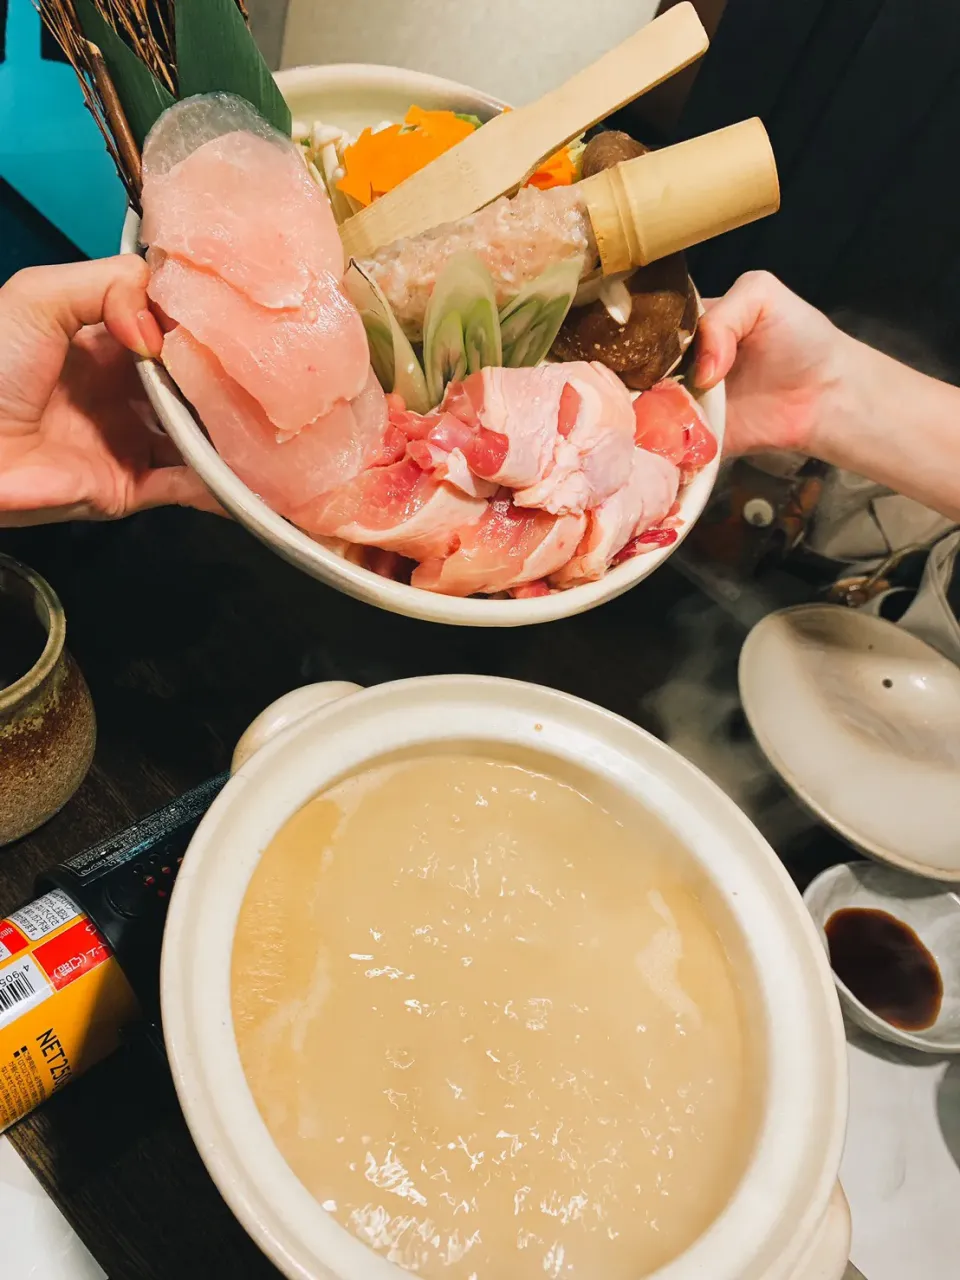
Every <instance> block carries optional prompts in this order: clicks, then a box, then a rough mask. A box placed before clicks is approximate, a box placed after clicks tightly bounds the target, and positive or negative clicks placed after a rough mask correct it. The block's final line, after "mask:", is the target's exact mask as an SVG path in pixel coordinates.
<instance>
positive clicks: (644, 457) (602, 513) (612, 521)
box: [550, 448, 680, 587]
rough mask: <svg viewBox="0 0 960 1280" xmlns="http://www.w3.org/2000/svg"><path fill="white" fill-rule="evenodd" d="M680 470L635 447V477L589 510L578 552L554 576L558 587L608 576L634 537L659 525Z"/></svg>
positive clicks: (673, 497)
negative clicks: (613, 563) (615, 558)
mask: <svg viewBox="0 0 960 1280" xmlns="http://www.w3.org/2000/svg"><path fill="white" fill-rule="evenodd" d="M679 484H680V472H679V471H678V470H677V468H676V467H675V466H674V464H673V463H672V462H670V461H669V460H668V459H666V458H661V457H659V456H658V455H657V454H655V453H648V452H647V451H646V449H636V448H635V449H634V451H633V459H632V464H631V472H630V478H629V480H628V481H627V483H626V484H625V485H624V486H623V488H622V489H619V490H618V491H617V492H616V493H614V494H613V495H612V496H611V497H609V498H607V500H606V501H605V502H602V503H601V504H600V506H598V507H595V508H594V510H592V511H590V512H588V514H587V532H586V533H585V534H584V537H583V541H582V542H581V543H580V545H579V547H578V548H577V553H576V555H575V556H574V557H573V558H572V559H571V560H570V561H569V562H568V563H567V564H565V565H564V566H563V567H562V568H561V569H560V570H559V572H557V573H555V574H554V575H553V576H552V577H551V579H550V585H551V586H553V587H573V586H576V584H577V583H578V582H596V581H597V579H598V578H602V577H603V575H604V574H605V573H606V571H607V567H608V566H609V564H610V562H611V561H612V560H613V558H614V556H615V555H616V554H617V552H618V551H622V550H623V548H624V547H625V546H626V545H627V543H628V542H629V541H630V539H631V538H633V537H635V536H636V535H637V534H640V533H644V532H645V531H646V530H647V529H649V528H650V527H651V525H655V524H658V523H659V522H660V521H661V520H663V519H664V517H665V516H666V515H667V514H668V512H669V511H670V508H671V507H672V506H673V503H674V501H675V500H676V496H677V489H678V487H679Z"/></svg>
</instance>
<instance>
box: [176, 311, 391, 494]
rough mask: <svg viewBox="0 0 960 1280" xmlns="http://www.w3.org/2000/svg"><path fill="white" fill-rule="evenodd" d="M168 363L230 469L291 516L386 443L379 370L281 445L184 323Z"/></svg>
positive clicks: (249, 398)
mask: <svg viewBox="0 0 960 1280" xmlns="http://www.w3.org/2000/svg"><path fill="white" fill-rule="evenodd" d="M163 362H164V364H165V365H166V367H167V369H168V371H169V373H170V376H171V377H172V378H173V380H174V382H176V384H177V386H178V387H179V388H180V390H181V391H182V392H183V394H184V396H186V398H187V399H188V400H189V401H190V403H191V404H192V405H193V406H194V408H195V409H196V411H197V413H198V414H199V415H200V418H201V420H202V422H203V424H204V426H205V427H206V429H207V434H208V435H209V436H210V439H211V441H212V442H213V445H214V448H215V449H216V450H217V452H218V453H219V454H220V456H221V458H222V459H223V460H224V462H225V463H226V464H227V466H228V467H229V468H230V469H231V471H233V472H234V473H235V474H236V475H237V476H238V477H239V478H240V479H241V480H242V481H243V483H244V484H245V485H246V486H247V488H248V489H252V490H253V492H254V493H258V494H259V495H260V496H261V497H262V498H263V500H264V501H265V502H266V503H268V504H269V505H270V506H271V507H273V508H274V510H275V511H278V512H279V513H280V514H281V515H284V516H287V517H288V518H289V517H290V514H291V512H293V511H294V510H296V509H298V508H300V507H302V506H303V504H304V503H306V502H309V501H310V500H311V499H312V498H315V497H317V495H318V494H321V493H325V492H326V491H327V490H328V489H332V488H334V487H336V486H338V485H341V484H344V483H345V482H346V481H348V480H351V479H352V478H353V477H354V476H355V475H357V474H358V473H359V472H360V471H361V470H362V469H363V468H364V467H365V466H368V465H369V463H370V461H371V460H372V459H374V458H375V457H376V455H377V453H378V451H379V449H380V448H381V442H382V440H383V436H384V431H385V429H386V426H387V406H386V398H385V396H384V394H383V391H382V390H381V389H380V384H379V382H377V380H376V378H375V377H374V375H373V373H372V372H371V373H370V375H369V377H368V380H367V384H366V386H365V387H364V390H363V392H362V393H361V394H360V396H359V397H358V398H357V399H356V400H354V402H353V404H352V405H351V404H346V403H341V404H338V405H337V406H336V407H335V408H333V409H332V410H331V411H330V413H328V414H326V415H325V416H324V417H322V418H317V419H316V420H315V421H313V422H311V423H309V424H308V425H307V426H306V427H304V428H303V430H302V431H301V432H300V433H299V434H298V435H297V436H294V437H293V438H292V439H290V440H289V441H287V442H286V443H283V444H281V443H278V441H277V437H276V429H275V428H274V426H273V424H272V423H271V422H270V421H269V420H268V419H267V417H266V415H265V414H264V412H263V410H262V409H261V408H260V406H259V404H257V402H256V400H254V399H253V397H252V396H250V395H248V394H247V392H246V391H244V390H243V388H242V387H240V386H239V385H238V384H237V383H236V382H234V380H233V379H232V378H231V377H230V376H229V375H228V374H227V373H225V372H224V369H223V366H222V365H221V364H220V362H219V361H218V360H217V359H216V357H215V356H214V355H213V354H212V353H211V352H209V351H208V350H207V349H206V348H205V347H203V346H201V345H200V343H199V342H197V340H196V339H195V338H194V337H193V336H192V335H191V334H190V333H188V332H187V330H186V329H184V328H183V327H182V326H180V327H178V328H176V329H173V330H171V332H170V333H168V334H167V335H166V337H165V338H164V340H163Z"/></svg>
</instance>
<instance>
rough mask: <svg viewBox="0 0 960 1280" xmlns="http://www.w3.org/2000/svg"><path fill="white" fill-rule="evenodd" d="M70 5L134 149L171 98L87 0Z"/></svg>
mask: <svg viewBox="0 0 960 1280" xmlns="http://www.w3.org/2000/svg"><path fill="white" fill-rule="evenodd" d="M74 3H75V5H76V10H77V17H78V18H79V20H80V25H81V27H82V28H83V34H84V35H85V36H86V37H87V39H88V40H89V41H91V43H93V44H95V45H96V46H97V48H98V49H99V50H100V52H101V53H102V54H103V60H104V62H105V63H106V64H107V70H108V71H109V72H110V79H111V80H112V81H113V84H114V87H115V89H116V91H117V96H118V97H119V99H120V105H121V106H122V107H123V113H124V115H125V116H126V117H127V123H128V124H129V125H130V130H131V132H132V133H133V136H134V138H135V139H136V143H137V146H138V147H141V148H142V147H143V140H144V138H145V137H146V136H147V134H148V133H149V132H150V130H151V129H152V128H153V126H154V125H155V124H156V122H157V119H158V118H159V116H160V115H161V114H162V113H163V112H164V111H166V109H167V107H172V106H173V98H172V96H171V94H170V93H169V91H168V90H167V89H165V88H164V86H163V85H162V84H161V83H160V81H159V80H158V79H157V78H156V76H155V75H154V74H153V72H152V71H151V70H150V68H149V67H148V66H147V65H146V63H144V62H141V61H140V59H139V58H138V57H137V55H136V54H135V53H134V52H133V50H132V49H130V48H129V47H128V46H127V45H126V44H125V43H124V41H123V40H122V39H121V37H120V36H119V35H117V33H116V31H114V29H113V27H111V26H110V24H109V23H108V22H107V21H106V20H105V19H104V18H103V16H102V15H101V14H100V13H98V12H97V10H96V9H95V8H94V6H93V4H92V3H91V0H74Z"/></svg>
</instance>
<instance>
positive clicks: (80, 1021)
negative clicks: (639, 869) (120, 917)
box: [0, 889, 139, 1133]
mask: <svg viewBox="0 0 960 1280" xmlns="http://www.w3.org/2000/svg"><path fill="white" fill-rule="evenodd" d="M138 1016H139V1004H138V1001H137V998H136V996H135V995H134V992H133V989H132V988H131V986H130V984H129V982H128V981H127V979H126V977H125V976H124V973H123V970H122V969H121V968H120V965H119V964H118V963H117V960H116V957H115V956H114V954H113V951H112V950H111V948H110V946H109V944H108V943H107V942H106V940H105V939H104V937H103V936H102V934H101V933H100V932H99V930H98V929H97V927H96V925H94V923H93V922H92V921H91V920H90V919H89V917H88V916H87V915H85V914H84V912H83V911H81V910H80V908H79V907H78V906H77V905H76V903H74V902H73V901H72V899H71V898H70V897H68V895H67V894H66V893H64V892H63V890H62V889H54V890H52V891H51V892H49V893H45V894H44V895H43V896H42V897H40V898H37V899H36V900H35V901H33V902H31V903H28V904H27V906H25V907H21V908H20V909H19V910H18V911H14V912H13V913H12V914H11V915H9V916H6V917H5V918H4V919H2V920H0V1133H2V1132H3V1130H4V1129H7V1128H9V1127H10V1126H11V1125H13V1124H16V1122H17V1121H18V1120H20V1119H22V1117H23V1116H25V1115H27V1114H28V1113H29V1112H31V1111H32V1110H33V1109H34V1108H35V1107H37V1106H39V1105H40V1103H42V1102H45V1101H46V1099H47V1098H49V1097H51V1096H52V1095H53V1094H54V1093H56V1092H57V1091H58V1090H59V1089H61V1088H62V1087H63V1086H64V1085H65V1084H67V1082H68V1081H70V1080H71V1079H73V1078H74V1077H75V1076H78V1075H81V1074H82V1073H83V1072H84V1071H86V1070H87V1069H88V1068H89V1067H92V1066H93V1065H94V1064H95V1063H97V1062H99V1061H100V1060H101V1059H103V1058H105V1057H107V1055H108V1054H110V1053H112V1052H113V1051H114V1050H115V1049H117V1048H118V1047H119V1045H120V1036H121V1032H122V1028H123V1027H124V1026H125V1025H127V1024H128V1023H130V1022H131V1021H132V1020H134V1019H135V1018H137V1017H138Z"/></svg>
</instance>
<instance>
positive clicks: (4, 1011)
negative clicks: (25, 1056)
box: [0, 956, 53, 1028]
mask: <svg viewBox="0 0 960 1280" xmlns="http://www.w3.org/2000/svg"><path fill="white" fill-rule="evenodd" d="M52 993H53V986H52V985H51V983H50V981H49V979H48V978H47V976H46V974H45V973H44V972H43V970H42V969H41V968H40V966H39V965H38V964H37V963H36V962H35V961H34V960H33V958H32V957H31V956H23V957H22V958H21V959H19V960H13V961H11V962H10V963H9V964H5V965H4V966H3V968H2V969H0V1028H3V1027H5V1026H7V1025H8V1024H9V1023H11V1022H13V1021H14V1020H15V1019H16V1018H19V1017H20V1015H21V1014H23V1013H26V1011H27V1010H28V1009H32V1008H33V1006H34V1005H38V1004H40V1003H41V1001H43V1000H46V998H47V997H48V996H49V995H52Z"/></svg>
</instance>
